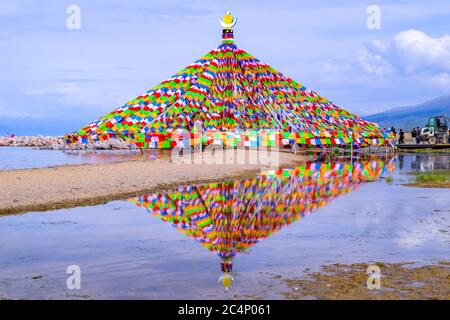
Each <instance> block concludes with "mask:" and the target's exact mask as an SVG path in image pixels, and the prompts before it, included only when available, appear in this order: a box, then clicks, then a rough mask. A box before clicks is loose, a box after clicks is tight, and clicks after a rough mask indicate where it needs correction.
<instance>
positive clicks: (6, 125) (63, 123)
mask: <svg viewBox="0 0 450 320" xmlns="http://www.w3.org/2000/svg"><path fill="white" fill-rule="evenodd" d="M84 122H85V121H82V120H66V119H62V120H61V119H36V118H15V119H13V118H2V117H0V136H2V135H5V134H6V133H14V134H15V135H16V136H27V135H43V136H60V135H64V134H66V133H69V132H72V131H75V130H77V129H78V128H80V127H81V126H83V125H85V123H84Z"/></svg>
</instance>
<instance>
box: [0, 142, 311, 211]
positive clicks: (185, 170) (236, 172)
mask: <svg viewBox="0 0 450 320" xmlns="http://www.w3.org/2000/svg"><path fill="white" fill-rule="evenodd" d="M247 153H248V151H247ZM253 155H254V154H253ZM256 155H257V156H258V157H260V155H261V154H260V153H258V152H256ZM270 157H271V159H272V160H273V159H276V160H277V161H278V162H279V165H280V166H282V167H286V166H294V165H296V164H300V163H302V162H304V161H305V160H306V159H307V157H306V156H300V155H294V154H290V153H286V152H272V154H271V155H270ZM221 158H222V159H224V160H225V161H227V162H225V161H223V162H222V163H230V164H217V163H218V161H216V164H211V163H212V162H214V161H215V160H217V159H221ZM261 158H262V157H261ZM227 159H228V160H227ZM233 159H234V160H233ZM258 159H260V158H258ZM197 160H198V159H197ZM197 160H194V161H197ZM233 161H235V162H234V164H231V163H233ZM197 163H198V162H197ZM237 163H238V161H237V156H236V153H235V154H234V155H233V154H231V155H230V154H229V153H228V154H227V153H223V152H218V153H216V154H215V155H214V157H212V156H211V154H209V155H208V154H206V153H205V154H203V158H202V160H201V164H186V163H184V164H180V163H179V162H173V161H171V159H155V160H135V161H127V162H116V163H105V164H86V165H68V166H59V167H52V168H40V169H25V170H10V171H0V215H5V214H15V213H22V212H28V211H46V210H53V209H59V208H69V207H76V206H83V205H96V204H101V203H105V202H107V201H111V200H118V199H124V198H127V197H131V196H136V195H139V194H143V193H149V192H154V191H158V190H162V189H167V188H170V187H174V186H178V185H183V184H194V183H201V182H211V181H218V180H226V179H232V178H237V177H245V176H249V175H251V176H254V175H255V174H257V173H258V172H259V171H260V170H261V169H267V166H266V165H265V163H268V162H266V161H256V162H250V163H258V164H237ZM239 163H242V162H239ZM247 163H248V161H247Z"/></svg>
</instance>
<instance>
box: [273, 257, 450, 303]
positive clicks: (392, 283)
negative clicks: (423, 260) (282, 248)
mask: <svg viewBox="0 0 450 320" xmlns="http://www.w3.org/2000/svg"><path fill="white" fill-rule="evenodd" d="M375 265H377V266H378V267H379V268H380V271H381V272H380V274H381V278H380V279H381V280H380V288H379V289H377V288H375V289H370V290H369V289H368V288H367V279H368V274H367V268H368V264H367V263H354V264H351V265H345V264H339V263H336V264H332V265H325V266H322V270H321V272H312V273H309V274H308V276H307V277H305V278H294V279H284V281H285V283H286V284H287V286H288V288H289V291H285V292H283V293H282V294H283V295H284V296H285V297H286V298H287V299H294V300H297V299H311V298H313V299H320V300H335V299H338V300H404V299H407V300H419V299H420V300H449V299H450V262H449V261H440V262H438V263H437V264H435V265H424V266H418V265H416V264H414V263H408V262H404V263H391V264H388V263H382V262H376V263H375ZM306 272H307V273H308V271H306Z"/></svg>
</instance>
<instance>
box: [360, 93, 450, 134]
mask: <svg viewBox="0 0 450 320" xmlns="http://www.w3.org/2000/svg"><path fill="white" fill-rule="evenodd" d="M440 115H447V116H450V95H446V96H442V97H439V98H436V99H433V100H430V101H427V102H424V103H421V104H418V105H414V106H409V107H400V108H393V109H389V110H387V111H384V112H381V113H376V114H372V115H369V116H366V117H364V118H365V119H366V120H368V121H372V122H376V123H378V124H379V125H380V126H381V127H384V128H390V127H394V128H396V129H397V130H398V129H403V130H410V129H412V128H415V127H420V128H422V127H423V126H424V125H425V124H426V123H427V122H428V118H429V117H431V116H440Z"/></svg>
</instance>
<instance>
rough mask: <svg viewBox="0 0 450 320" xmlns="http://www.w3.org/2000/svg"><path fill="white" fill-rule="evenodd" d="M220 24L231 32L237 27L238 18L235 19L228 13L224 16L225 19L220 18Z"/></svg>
mask: <svg viewBox="0 0 450 320" xmlns="http://www.w3.org/2000/svg"><path fill="white" fill-rule="evenodd" d="M219 22H220V24H221V25H222V27H223V28H224V29H228V30H231V29H233V27H234V26H235V25H236V22H237V18H234V17H233V16H232V15H231V13H230V11H227V14H226V15H224V16H223V19H221V18H219Z"/></svg>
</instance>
